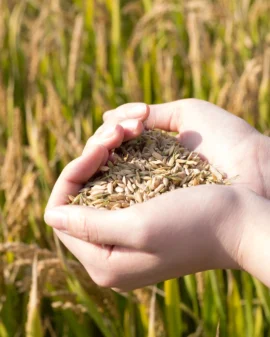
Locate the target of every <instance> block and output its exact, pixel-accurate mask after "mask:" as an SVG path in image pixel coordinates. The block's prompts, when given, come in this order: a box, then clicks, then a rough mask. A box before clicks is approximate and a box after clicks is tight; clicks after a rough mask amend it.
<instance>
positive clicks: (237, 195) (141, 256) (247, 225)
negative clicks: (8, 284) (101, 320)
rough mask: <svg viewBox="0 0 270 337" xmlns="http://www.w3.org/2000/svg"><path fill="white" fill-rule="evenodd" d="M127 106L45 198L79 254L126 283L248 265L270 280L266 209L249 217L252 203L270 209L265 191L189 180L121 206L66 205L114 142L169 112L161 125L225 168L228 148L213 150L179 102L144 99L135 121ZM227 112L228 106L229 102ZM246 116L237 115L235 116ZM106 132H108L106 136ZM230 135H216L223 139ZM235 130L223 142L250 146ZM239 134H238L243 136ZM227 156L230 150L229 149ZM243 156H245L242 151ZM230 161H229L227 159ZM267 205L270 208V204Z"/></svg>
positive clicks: (108, 278)
mask: <svg viewBox="0 0 270 337" xmlns="http://www.w3.org/2000/svg"><path fill="white" fill-rule="evenodd" d="M127 107H128V106H124V107H121V108H120V109H118V110H117V111H116V112H114V113H109V114H107V115H106V118H105V119H106V123H105V124H104V125H103V126H102V127H101V129H100V130H99V132H98V133H97V134H96V135H95V136H94V137H92V138H91V139H90V140H89V141H88V144H87V146H86V148H85V151H84V154H83V155H82V156H81V157H80V158H78V159H76V160H75V161H73V162H72V163H71V164H69V165H68V166H67V167H66V168H65V169H64V171H63V172H62V174H61V176H60V177H59V179H58V181H57V183H56V185H55V187H54V189H53V192H52V195H51V197H50V200H49V203H48V206H47V212H46V214H45V220H46V222H47V223H48V224H49V225H51V226H53V227H54V228H55V231H56V233H57V235H58V237H59V238H60V240H61V241H62V242H63V243H64V244H65V245H66V246H67V248H68V249H69V250H70V251H71V252H72V253H73V254H74V255H75V256H76V257H77V258H78V259H79V260H80V261H81V263H82V264H83V266H84V267H85V268H86V270H87V271H88V273H89V275H90V276H91V277H92V279H93V280H94V281H95V282H96V283H97V284H99V285H101V286H105V287H113V288H117V289H120V290H122V291H128V290H131V289H135V288H139V287H142V286H145V285H148V284H153V283H156V282H159V281H162V280H165V279H169V278H173V277H179V276H181V275H186V274H190V273H195V272H198V271H202V270H207V269H215V268H241V267H242V268H244V269H246V270H248V271H249V272H251V273H252V274H253V275H255V276H257V277H258V278H260V279H261V280H262V281H263V282H265V283H266V284H267V285H270V281H269V277H268V276H269V273H267V269H266V268H264V267H265V266H267V264H268V261H269V257H270V256H269V255H270V254H268V252H267V251H266V250H265V248H266V247H267V246H268V245H269V238H270V233H269V230H268V227H267V226H266V225H265V218H263V216H262V217H258V216H257V220H256V221H257V222H258V226H256V227H254V221H251V220H250V218H251V219H253V217H252V216H251V210H252V212H253V213H252V214H253V215H254V214H256V212H257V209H258V208H260V209H261V210H265V207H267V206H268V207H269V205H268V204H267V203H268V201H267V200H266V199H264V198H260V197H258V196H257V195H256V194H255V193H253V192H251V191H250V190H248V189H246V188H242V187H241V188H232V187H226V186H197V187H191V188H188V189H180V190H175V191H173V192H169V193H166V194H164V195H162V196H159V197H157V198H155V199H152V200H150V201H147V202H145V203H143V204H137V205H134V206H132V207H130V208H127V209H123V210H117V211H105V210H96V209H91V208H88V207H82V206H71V205H65V204H66V195H68V194H73V195H74V194H76V193H78V191H79V190H80V188H81V187H82V185H83V183H85V182H86V181H87V180H88V179H89V178H90V177H91V176H92V175H93V174H94V173H95V172H96V171H97V170H98V168H99V166H100V165H102V164H104V162H106V160H107V159H108V156H109V150H110V149H111V148H114V147H115V146H117V144H118V145H119V144H120V143H121V142H122V141H123V140H125V139H129V138H132V137H134V136H136V135H138V134H139V133H140V132H141V131H142V122H143V121H144V120H146V119H147V121H146V125H147V127H148V128H151V127H152V126H153V124H154V123H155V127H159V128H161V124H160V123H161V122H162V121H163V122H162V123H164V122H165V121H166V116H169V117H170V122H167V124H166V125H167V127H165V126H166V125H165V124H163V129H167V130H173V131H175V130H177V131H179V130H180V132H181V136H180V138H181V141H182V142H183V143H184V144H185V145H186V146H188V147H189V148H194V149H195V148H196V149H197V150H198V151H203V155H204V156H205V157H207V158H208V159H209V160H210V161H211V162H212V161H213V159H214V158H216V160H217V161H216V162H214V164H215V163H220V168H221V169H223V170H224V171H226V168H224V167H223V166H222V162H223V161H222V155H219V151H215V150H211V148H210V146H209V144H210V143H209V140H208V141H207V140H206V139H205V140H204V137H203V136H204V135H206V133H204V132H203V129H202V130H201V131H200V132H199V129H198V128H196V129H194V128H193V129H191V126H190V129H189V127H188V126H187V125H189V124H186V127H185V128H184V124H183V122H182V121H181V118H180V117H176V116H175V115H174V116H173V114H170V113H169V112H170V111H171V112H173V111H176V110H173V109H172V110H169V109H168V107H167V108H166V109H164V110H162V109H161V110H159V112H161V111H162V113H161V114H160V113H158V112H154V111H156V110H155V109H154V108H153V107H150V111H149V108H147V107H146V106H145V105H144V107H143V106H142V105H140V110H141V115H140V116H139V117H138V119H137V120H134V119H133V120H132V122H131V120H130V118H132V117H133V118H136V117H135V116H132V115H129V116H126V117H125V115H123V113H125V111H126V108H127ZM129 108H130V107H129ZM129 110H130V109H129ZM164 111H167V114H165V112H164ZM182 111H183V110H182ZM195 111H196V109H195ZM137 113H138V109H137ZM221 113H222V114H224V112H223V110H222V112H221ZM174 114H176V112H174ZM213 115H214V111H213ZM109 117H110V121H108V119H109ZM126 118H128V119H126ZM213 118H214V116H213ZM224 118H225V117H224ZM176 121H177V122H176ZM136 122H137V124H136ZM233 122H234V121H233ZM240 122H241V120H239V121H238V119H237V120H236V121H235V123H240ZM125 123H127V124H128V125H127V124H125ZM130 123H131V124H132V123H133V125H134V127H133V128H132V129H130V128H129V126H130V125H131V124H130ZM152 123H153V124H152ZM177 123H179V124H177ZM209 123H210V122H209ZM195 124H196V123H195ZM210 124H211V123H210ZM224 124H225V122H224ZM176 125H178V127H177V126H176ZM228 125H229V124H228ZM198 126H199V124H198ZM111 128H114V132H113V133H111V136H108V134H110V132H108V131H109V130H111ZM231 129H232V130H233V129H235V131H234V132H235V133H236V129H237V127H236V126H233V125H232V126H231ZM245 129H246V131H245ZM232 130H231V132H232V134H233V131H232ZM240 131H241V132H240V133H241V134H242V136H244V133H245V132H247V134H249V138H250V139H253V141H255V134H256V132H255V131H252V130H250V129H249V126H248V125H244V126H241V127H240ZM187 132H189V133H190V135H192V134H191V132H193V134H194V135H196V134H200V135H201V137H199V140H201V142H200V144H195V143H192V142H191V141H190V139H189V137H187V135H188V134H187ZM184 133H186V136H184ZM104 134H107V136H106V137H107V138H106V140H105V138H104ZM185 137H186V138H185ZM253 137H254V138H253ZM210 138H211V137H210ZM225 138H226V137H225V136H222V135H219V136H218V135H217V139H219V140H220V139H225ZM236 138H237V137H236V135H234V136H231V137H229V138H228V139H229V143H231V145H228V144H227V145H223V146H224V149H225V148H227V149H228V150H229V149H231V150H232V151H233V148H234V146H235V147H236V148H237V147H238V148H239V149H240V148H244V149H246V150H248V149H249V146H248V144H246V142H248V143H249V145H250V146H251V144H252V142H251V141H248V140H246V141H243V142H242V145H240V144H238V145H239V146H238V145H237V141H236ZM197 140H198V137H197ZM219 140H218V141H219ZM238 140H239V142H240V138H239V139H238ZM218 141H217V142H218ZM188 142H190V143H188ZM193 142H194V141H193ZM233 144H234V145H233ZM239 149H238V150H237V149H236V150H235V152H234V155H232V157H231V158H236V157H237V155H236V153H237V152H238V154H240V151H239ZM250 153H251V154H252V153H253V151H250ZM226 156H227V158H229V156H230V154H229V153H227V155H226ZM242 158H243V160H244V156H242ZM211 159H212V160H211ZM218 160H220V161H218ZM225 163H227V162H226V161H225ZM236 163H237V160H236ZM247 163H248V161H247ZM227 164H228V163H227ZM216 165H217V164H216ZM239 165H240V164H239ZM239 165H237V164H234V165H231V171H229V172H228V171H226V172H227V173H229V176H234V175H236V173H237V174H238V173H239V172H237V170H236V167H239ZM249 166H251V165H250V163H249ZM226 167H228V168H229V165H228V166H226ZM235 170H236V171H235ZM247 177H248V176H246V178H245V179H247ZM242 179H243V178H242ZM241 184H242V186H248V187H250V188H251V189H253V190H255V191H256V192H260V191H262V187H261V183H260V181H259V182H258V183H256V184H253V183H252V182H249V181H248V180H246V182H245V181H244V180H242V183H241ZM257 189H258V190H257ZM265 203H266V204H265ZM255 206H256V207H257V208H256V207H255ZM261 213H262V214H263V215H265V216H266V217H267V216H268V213H267V212H265V211H264V212H261ZM260 220H261V222H260ZM254 228H255V230H254ZM254 234H255V235H254ZM256 234H257V235H256ZM262 252H263V253H264V254H262ZM259 259H260V263H259V264H258V262H259V261H258V260H259Z"/></svg>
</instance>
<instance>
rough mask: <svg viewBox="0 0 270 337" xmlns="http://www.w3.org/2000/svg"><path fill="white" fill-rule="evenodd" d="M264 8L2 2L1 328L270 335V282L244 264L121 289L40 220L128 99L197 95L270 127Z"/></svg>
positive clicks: (156, 1) (246, 4)
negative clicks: (107, 117) (61, 182)
mask: <svg viewBox="0 0 270 337" xmlns="http://www.w3.org/2000/svg"><path fill="white" fill-rule="evenodd" d="M269 17H270V3H269V1H267V0H228V1H224V0H189V1H188V0H186V1H185V0H169V1H168V0H167V1H164V0H129V1H128V0H117V1H116V0H115V1H110V0H21V1H15V0H0V50H1V53H0V164H1V165H0V170H1V173H0V223H1V226H0V240H1V242H0V337H7V336H27V337H30V336H37V337H39V336H68V337H69V336H72V337H73V336H80V337H81V336H95V337H96V336H106V337H109V336H115V337H118V336H125V337H126V336H127V337H135V336H149V337H150V336H151V337H159V336H168V337H176V336H177V337H180V336H183V337H184V336H190V337H191V336H193V337H195V336H205V337H208V336H236V337H237V336H248V337H261V336H266V335H268V334H269V331H270V293H269V290H268V289H266V287H264V286H263V285H262V284H261V283H259V282H258V281H257V280H256V279H253V278H252V277H251V276H249V275H247V274H246V273H244V272H235V271H229V270H228V271H221V270H218V271H207V272H204V273H198V274H196V275H189V276H186V277H183V278H181V279H179V280H169V281H166V282H164V283H161V284H158V285H153V286H151V287H147V288H144V289H139V290H135V291H133V292H131V293H129V294H122V295H120V294H116V293H114V292H113V291H111V290H109V289H104V288H99V287H98V286H96V285H95V284H94V282H92V281H91V279H90V278H89V276H88V274H87V273H86V272H85V271H84V269H83V268H82V267H81V265H80V264H79V263H78V262H77V261H76V260H75V259H74V258H73V257H72V256H71V254H70V253H69V252H68V251H66V249H65V248H64V247H63V246H62V245H61V244H60V243H59V242H58V240H57V238H56V237H54V235H53V232H52V230H51V228H49V227H48V226H46V225H45V224H44V221H43V212H44V207H45V205H46V202H47V200H48V197H49V195H50V191H51V189H52V187H53V184H54V182H55V181H56V179H57V177H58V175H59V173H60V172H61V170H62V169H63V167H64V166H65V165H66V164H67V163H68V162H69V161H70V160H72V159H73V158H74V157H75V156H78V155H80V153H81V151H82V149H83V147H84V144H85V142H86V141H87V139H88V138H89V137H90V136H91V135H92V134H93V132H94V131H95V129H96V128H97V127H98V126H99V125H100V123H101V121H102V114H103V112H104V111H106V110H108V109H112V108H114V107H116V106H118V105H120V104H123V103H126V102H133V101H145V102H147V103H159V102H167V101H171V100H176V99H180V98H187V97H197V98H202V99H206V100H208V101H211V102H213V103H216V104H218V105H219V106H222V107H224V108H225V109H227V110H229V111H231V112H233V113H235V114H237V115H238V116H241V117H243V118H245V119H246V120H247V121H248V122H249V123H250V124H251V125H253V126H255V127H256V128H258V129H259V130H260V131H261V132H265V133H266V134H268V135H270V95H269V92H270V20H269Z"/></svg>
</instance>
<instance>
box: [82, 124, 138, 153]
mask: <svg viewBox="0 0 270 337" xmlns="http://www.w3.org/2000/svg"><path fill="white" fill-rule="evenodd" d="M116 123H117V122H116ZM108 130H114V133H112V134H111V133H110V134H111V137H109V138H106V137H105V136H104V134H105V135H107V131H108ZM143 130H144V127H143V124H142V122H141V121H138V120H136V119H131V120H125V121H122V122H119V124H117V125H115V123H114V122H113V121H109V122H106V123H105V124H103V125H102V126H101V127H100V128H99V129H98V130H97V131H96V133H95V134H94V136H92V137H91V138H89V140H88V141H87V143H86V146H85V148H84V150H83V154H85V153H87V151H88V149H89V148H91V146H92V144H102V145H104V146H105V147H106V148H107V149H108V150H112V149H115V148H117V147H119V146H120V145H121V144H122V143H123V142H124V141H127V140H130V139H132V138H135V137H137V136H139V135H140V134H141V133H142V132H143Z"/></svg>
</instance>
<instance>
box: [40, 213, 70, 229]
mask: <svg viewBox="0 0 270 337" xmlns="http://www.w3.org/2000/svg"><path fill="white" fill-rule="evenodd" d="M44 220H45V222H46V224H47V225H49V226H51V227H54V228H56V229H59V230H67V216H66V214H65V213H63V212H61V211H57V210H48V211H47V212H46V213H45V214H44Z"/></svg>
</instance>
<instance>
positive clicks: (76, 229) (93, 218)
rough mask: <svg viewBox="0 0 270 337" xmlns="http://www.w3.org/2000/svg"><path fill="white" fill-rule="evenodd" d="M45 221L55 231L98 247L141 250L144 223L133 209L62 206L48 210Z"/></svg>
mask: <svg viewBox="0 0 270 337" xmlns="http://www.w3.org/2000/svg"><path fill="white" fill-rule="evenodd" d="M44 219H45V222H46V223H47V224H48V225H50V226H52V227H54V228H55V229H58V230H60V231H63V232H65V233H68V234H69V235H71V236H73V237H76V238H78V239H81V240H84V241H88V242H91V243H94V244H103V245H104V244H106V245H120V246H125V247H134V248H139V247H140V242H141V240H140V236H141V233H142V231H143V228H141V226H140V224H141V223H142V221H140V219H138V216H137V215H136V213H134V212H132V210H131V211H130V210H129V209H125V210H119V211H108V210H97V209H94V208H91V207H84V206H74V205H68V206H59V207H54V208H50V209H48V210H47V211H46V213H45V217H44ZM131 229H132V233H131Z"/></svg>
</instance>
